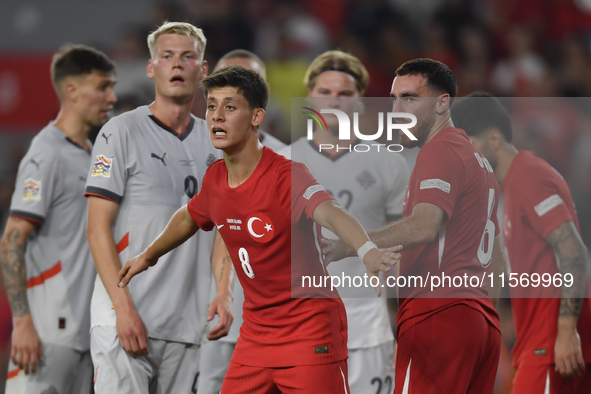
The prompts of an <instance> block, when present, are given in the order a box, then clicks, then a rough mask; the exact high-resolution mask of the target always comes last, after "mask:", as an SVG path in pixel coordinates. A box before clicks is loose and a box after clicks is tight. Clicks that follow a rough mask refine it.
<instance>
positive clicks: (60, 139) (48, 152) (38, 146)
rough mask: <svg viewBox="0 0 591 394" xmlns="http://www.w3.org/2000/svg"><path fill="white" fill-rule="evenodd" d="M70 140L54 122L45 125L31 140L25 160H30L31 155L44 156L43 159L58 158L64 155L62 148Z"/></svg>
mask: <svg viewBox="0 0 591 394" xmlns="http://www.w3.org/2000/svg"><path fill="white" fill-rule="evenodd" d="M68 144H70V142H68V139H67V137H66V135H65V134H64V133H62V132H61V131H60V130H58V129H57V128H56V127H55V126H54V125H53V122H51V123H49V124H48V125H47V126H45V127H44V128H43V129H41V131H40V132H39V133H37V135H36V136H35V137H34V138H33V140H32V141H31V145H30V146H29V149H28V150H27V153H26V154H25V156H24V158H23V160H25V159H27V160H30V159H31V157H37V158H39V157H42V158H43V160H46V164H47V161H48V160H58V159H59V158H60V157H62V150H63V148H64V147H66V146H68Z"/></svg>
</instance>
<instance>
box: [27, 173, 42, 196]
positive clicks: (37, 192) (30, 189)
mask: <svg viewBox="0 0 591 394" xmlns="http://www.w3.org/2000/svg"><path fill="white" fill-rule="evenodd" d="M23 200H41V181H36V180H34V179H31V178H27V179H25V187H24V192H23Z"/></svg>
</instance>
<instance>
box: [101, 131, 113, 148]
mask: <svg viewBox="0 0 591 394" xmlns="http://www.w3.org/2000/svg"><path fill="white" fill-rule="evenodd" d="M112 135H113V134H109V135H105V133H102V134H101V137H103V138H104V139H105V144H107V145H109V138H111V136H112Z"/></svg>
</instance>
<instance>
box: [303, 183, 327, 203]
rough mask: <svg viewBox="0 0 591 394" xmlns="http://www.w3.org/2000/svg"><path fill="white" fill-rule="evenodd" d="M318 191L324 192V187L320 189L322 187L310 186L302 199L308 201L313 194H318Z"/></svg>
mask: <svg viewBox="0 0 591 394" xmlns="http://www.w3.org/2000/svg"><path fill="white" fill-rule="evenodd" d="M320 190H324V187H322V185H312V186H310V187H309V188H307V189H306V192H305V193H304V198H305V199H306V200H309V199H310V198H312V196H313V195H314V193H316V192H319V191H320Z"/></svg>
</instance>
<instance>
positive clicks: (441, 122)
mask: <svg viewBox="0 0 591 394" xmlns="http://www.w3.org/2000/svg"><path fill="white" fill-rule="evenodd" d="M448 127H454V124H453V122H452V121H451V117H441V119H438V120H436V121H435V124H434V125H433V127H432V128H431V131H430V132H429V135H428V136H427V138H425V141H424V142H423V143H422V144H421V145H419V147H420V148H422V147H423V146H425V145H427V144H428V143H429V141H431V140H432V139H433V138H435V136H436V135H437V134H439V132H441V130H444V129H447V128H448Z"/></svg>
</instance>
